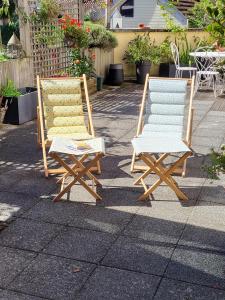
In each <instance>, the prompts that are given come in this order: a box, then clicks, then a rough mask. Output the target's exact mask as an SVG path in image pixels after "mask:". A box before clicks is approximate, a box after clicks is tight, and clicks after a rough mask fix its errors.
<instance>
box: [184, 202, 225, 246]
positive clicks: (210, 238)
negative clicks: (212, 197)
mask: <svg viewBox="0 0 225 300" xmlns="http://www.w3.org/2000/svg"><path fill="white" fill-rule="evenodd" d="M212 212H213V213H212ZM179 244H181V245H187V246H194V247H199V248H203V249H209V250H216V251H224V249H225V207H224V205H219V204H217V205H215V203H212V202H205V201H199V202H198V204H197V205H196V206H195V208H194V209H193V212H192V214H191V216H190V217H189V220H188V224H187V226H186V228H185V230H184V232H183V234H182V237H181V239H180V241H179Z"/></svg>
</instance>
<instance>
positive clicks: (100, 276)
mask: <svg viewBox="0 0 225 300" xmlns="http://www.w3.org/2000/svg"><path fill="white" fill-rule="evenodd" d="M159 280H160V278H159V277H157V276H151V275H146V274H141V273H135V272H129V271H124V270H118V269H114V268H106V267H99V268H98V269H96V270H95V272H94V274H93V275H92V276H91V277H90V278H89V280H88V282H87V283H86V284H85V286H84V288H83V289H82V291H81V293H80V295H79V297H78V299H79V300H105V299H112V300H113V299H116V300H120V299H121V300H126V299H127V300H128V299H140V300H141V299H142V300H144V299H149V300H150V299H153V295H154V293H155V290H156V288H157V285H158V283H159Z"/></svg>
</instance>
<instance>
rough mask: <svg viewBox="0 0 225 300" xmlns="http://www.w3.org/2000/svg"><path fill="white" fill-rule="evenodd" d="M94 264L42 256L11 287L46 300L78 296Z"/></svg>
mask: <svg viewBox="0 0 225 300" xmlns="http://www.w3.org/2000/svg"><path fill="white" fill-rule="evenodd" d="M94 268H95V265H91V264H87V263H84V262H80V261H75V260H70V259H66V258H60V257H52V256H47V255H43V254H41V255H39V256H38V257H37V258H36V259H35V260H34V261H33V262H32V263H31V264H30V265H29V267H28V268H26V269H25V270H24V271H23V272H22V273H21V274H20V275H19V276H18V277H17V278H16V279H15V280H14V282H13V283H11V284H10V285H9V288H11V289H13V290H15V291H20V292H23V293H28V294H31V295H34V296H39V297H44V298H47V299H60V300H61V299H68V300H70V299H71V300H72V299H75V298H76V297H75V294H76V293H77V291H78V290H79V289H80V288H81V287H82V285H83V284H84V283H85V282H86V280H87V278H88V277H89V275H90V274H91V273H92V271H93V270H94Z"/></svg>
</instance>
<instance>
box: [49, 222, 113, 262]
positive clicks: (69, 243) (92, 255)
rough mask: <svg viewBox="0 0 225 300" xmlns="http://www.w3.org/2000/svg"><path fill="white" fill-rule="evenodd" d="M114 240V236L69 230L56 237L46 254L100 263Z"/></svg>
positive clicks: (90, 231)
mask: <svg viewBox="0 0 225 300" xmlns="http://www.w3.org/2000/svg"><path fill="white" fill-rule="evenodd" d="M114 240H115V236H114V235H111V234H106V233H104V232H97V231H92V230H83V229H77V228H68V229H67V230H66V231H64V232H63V233H61V234H60V235H59V236H58V237H56V238H55V239H54V240H53V241H52V242H51V243H50V244H49V245H48V246H47V247H46V249H45V250H44V252H45V253H49V254H53V255H59V256H63V257H67V258H73V259H78V260H84V261H88V262H99V261H100V260H101V259H102V258H103V257H104V256H105V254H106V253H107V250H108V249H109V247H110V246H111V245H112V243H113V241H114Z"/></svg>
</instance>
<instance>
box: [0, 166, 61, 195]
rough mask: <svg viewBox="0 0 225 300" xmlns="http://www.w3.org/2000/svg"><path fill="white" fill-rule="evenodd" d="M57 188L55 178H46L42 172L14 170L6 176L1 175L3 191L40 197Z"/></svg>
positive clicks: (0, 185) (0, 181) (1, 188)
mask: <svg viewBox="0 0 225 300" xmlns="http://www.w3.org/2000/svg"><path fill="white" fill-rule="evenodd" d="M3 186H4V187H3ZM56 188H57V186H56V180H55V179H54V178H53V177H49V178H45V177H44V176H43V174H42V173H41V172H40V171H35V170H32V171H25V170H12V171H10V172H7V173H6V174H4V175H0V190H1V191H11V192H16V193H24V194H29V195H33V196H37V197H40V196H43V195H49V194H50V193H51V192H53V191H54V190H56Z"/></svg>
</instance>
